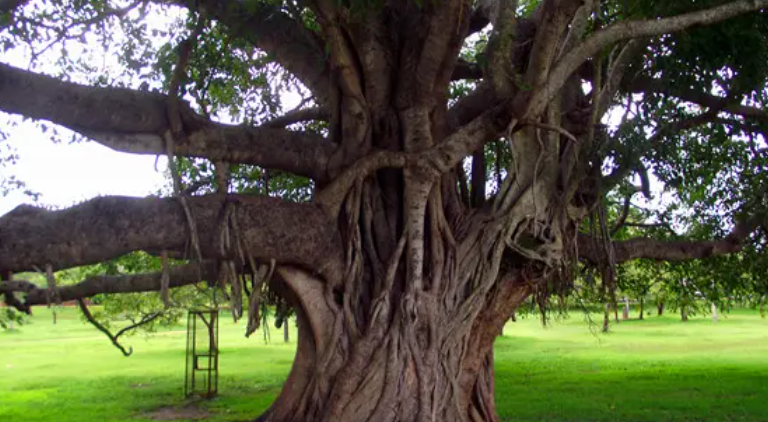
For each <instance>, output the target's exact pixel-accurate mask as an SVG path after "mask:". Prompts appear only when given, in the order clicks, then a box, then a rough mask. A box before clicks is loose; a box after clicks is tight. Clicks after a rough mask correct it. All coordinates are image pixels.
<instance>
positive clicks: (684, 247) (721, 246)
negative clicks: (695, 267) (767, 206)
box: [578, 217, 763, 263]
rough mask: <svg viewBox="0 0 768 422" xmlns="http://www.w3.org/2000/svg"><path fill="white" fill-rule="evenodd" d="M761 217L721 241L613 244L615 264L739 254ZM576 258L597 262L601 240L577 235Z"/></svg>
mask: <svg viewBox="0 0 768 422" xmlns="http://www.w3.org/2000/svg"><path fill="white" fill-rule="evenodd" d="M762 221H763V219H762V218H757V217H755V218H751V219H749V220H746V221H743V222H740V223H737V224H736V226H735V227H734V229H733V231H731V233H730V234H729V235H728V236H726V237H725V238H723V239H720V240H700V241H696V240H657V239H651V238H645V237H636V238H633V239H629V240H623V241H614V242H613V248H614V251H615V258H616V262H617V263H620V262H626V261H631V260H633V259H640V258H646V259H656V260H660V261H687V260H691V259H702V258H710V257H714V256H719V255H727V254H732V253H736V252H739V251H741V249H742V247H743V245H744V241H746V239H747V238H748V237H749V235H750V234H751V233H752V232H753V231H754V230H755V229H757V228H758V227H760V225H761V224H762ZM578 246H579V257H580V258H583V259H586V260H587V261H590V262H593V263H597V262H600V255H601V254H602V253H603V251H604V250H603V247H602V243H601V241H596V240H595V239H593V238H592V237H590V236H588V235H585V234H579V236H578Z"/></svg>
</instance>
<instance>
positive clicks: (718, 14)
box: [525, 0, 768, 117]
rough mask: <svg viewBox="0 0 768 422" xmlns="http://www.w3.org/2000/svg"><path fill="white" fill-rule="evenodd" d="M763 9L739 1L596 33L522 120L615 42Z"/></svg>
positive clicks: (757, 2) (569, 57) (764, 3)
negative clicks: (584, 64)
mask: <svg viewBox="0 0 768 422" xmlns="http://www.w3.org/2000/svg"><path fill="white" fill-rule="evenodd" d="M765 7H768V0H738V1H732V2H730V3H726V4H724V5H722V6H718V7H712V8H709V9H705V10H699V11H696V12H691V13H685V14H682V15H678V16H672V17H668V18H662V19H654V20H641V21H623V22H619V23H617V24H614V25H611V26H609V27H607V28H605V29H602V30H600V31H597V32H595V33H594V34H593V35H591V36H590V37H588V38H587V39H585V40H584V41H583V42H582V43H581V44H579V45H578V46H576V48H574V49H572V50H571V51H569V52H568V53H566V54H565V55H564V56H563V58H562V59H560V60H559V61H558V63H557V64H556V65H555V67H554V68H553V69H552V72H551V73H550V75H549V77H548V78H547V81H546V82H545V83H543V84H542V85H541V86H538V87H536V89H535V94H534V95H533V97H532V99H531V102H530V104H529V106H528V110H527V113H526V116H525V117H533V116H537V115H539V114H540V113H541V112H542V111H543V110H544V108H545V107H546V105H547V103H548V102H549V101H550V100H551V99H552V98H554V96H555V95H557V93H558V92H559V91H560V88H562V86H563V85H564V84H565V82H566V80H568V77H569V76H570V75H571V74H572V73H573V72H575V71H576V70H577V69H578V68H579V67H580V66H581V65H582V63H584V62H585V61H586V60H588V59H589V58H591V57H594V56H595V55H596V54H598V53H599V52H600V51H601V50H602V49H603V48H605V47H608V46H609V45H611V44H613V43H615V42H617V41H621V40H626V39H631V38H641V37H652V36H658V35H663V34H669V33H672V32H677V31H681V30H683V29H686V28H690V27H692V26H696V25H711V24H713V23H717V22H722V21H724V20H727V19H730V18H733V17H735V16H739V15H742V14H745V13H749V12H755V11H758V10H760V9H763V8H765Z"/></svg>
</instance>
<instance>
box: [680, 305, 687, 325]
mask: <svg viewBox="0 0 768 422" xmlns="http://www.w3.org/2000/svg"><path fill="white" fill-rule="evenodd" d="M680 320H681V321H683V322H686V321H688V309H687V307H686V306H685V305H683V306H681V307H680Z"/></svg>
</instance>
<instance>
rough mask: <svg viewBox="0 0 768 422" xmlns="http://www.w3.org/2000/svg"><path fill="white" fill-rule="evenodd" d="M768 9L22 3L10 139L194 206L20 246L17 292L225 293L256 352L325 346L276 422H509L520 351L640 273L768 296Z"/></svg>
mask: <svg viewBox="0 0 768 422" xmlns="http://www.w3.org/2000/svg"><path fill="white" fill-rule="evenodd" d="M767 6H768V0H736V1H722V0H705V1H701V0H696V1H694V0H685V1H674V2H671V1H666V2H660V1H655V0H638V1H626V0H605V1H595V0H541V1H536V0H528V1H526V0H498V1H496V0H488V1H477V2H474V1H469V0H439V1H422V0H386V1H370V2H366V1H359V0H342V1H329V0H307V1H304V0H301V1H293V0H286V1H272V0H245V1H208V0H198V1H153V0H138V1H133V2H130V1H109V0H106V1H102V0H98V1H96V0H90V1H86V0H84V1H24V0H2V1H0V25H1V26H2V30H1V31H0V45H2V48H3V49H4V51H5V52H6V54H7V55H8V56H7V57H9V58H10V57H16V59H14V60H13V63H11V61H10V59H3V60H2V63H0V111H3V112H5V113H7V114H8V115H9V117H8V118H9V119H11V120H9V121H12V120H13V119H15V118H16V117H12V116H15V115H20V116H22V117H24V118H29V119H34V120H35V121H38V122H40V123H39V124H40V125H41V127H45V128H48V125H50V124H51V123H52V124H54V127H53V130H51V131H49V132H47V133H50V134H52V137H53V138H54V139H67V138H74V139H75V140H85V139H87V140H89V141H92V142H98V143H100V144H102V145H105V146H107V147H109V148H112V149H114V150H117V151H122V152H125V153H130V154H148V155H158V156H160V155H162V156H167V157H168V163H169V176H170V179H171V180H172V184H173V188H172V192H166V193H165V194H162V195H158V196H155V197H147V198H127V197H99V198H94V199H92V200H89V201H86V202H84V203H82V204H79V205H76V206H73V207H71V208H68V209H63V210H47V209H45V208H43V207H34V206H28V205H24V206H20V207H18V208H16V209H14V210H13V211H11V212H9V213H8V214H6V215H4V216H2V217H0V275H2V279H3V281H2V282H0V292H1V293H2V294H3V297H4V299H5V302H6V303H7V304H8V305H11V306H13V307H15V308H17V309H19V310H28V309H29V306H31V305H35V304H43V303H46V302H50V301H51V300H52V298H53V299H57V300H70V299H82V298H86V297H93V296H95V295H100V294H116V293H135V292H150V291H160V292H161V297H162V298H164V299H165V298H167V294H168V291H169V290H173V289H176V288H180V287H183V286H191V285H197V286H198V287H200V285H201V284H200V283H201V282H202V281H205V282H208V284H209V285H211V286H216V287H217V288H218V289H219V290H220V291H222V292H225V294H226V295H227V296H228V297H229V306H230V308H231V310H232V312H233V315H234V316H235V318H238V317H240V316H241V315H243V316H246V317H247V318H248V320H249V324H248V325H249V331H251V328H254V326H255V325H257V324H258V321H259V318H258V314H259V312H258V310H259V306H260V305H259V304H260V303H262V302H263V301H262V299H263V298H262V295H263V294H268V295H271V296H270V297H271V298H272V299H270V300H276V301H278V302H280V303H284V304H287V305H290V306H291V307H293V309H294V310H295V312H296V316H297V320H298V325H299V346H298V351H297V355H296V359H295V362H294V366H293V369H292V371H291V374H290V376H289V379H288V381H287V382H286V384H285V386H284V389H283V392H282V393H281V395H280V396H279V397H278V398H277V400H276V401H275V403H274V404H273V406H272V407H271V408H270V410H268V411H267V413H265V414H264V415H262V417H261V418H262V420H270V421H289V420H341V421H358V420H360V421H364V420H374V421H392V420H398V421H411V420H414V421H415V420H419V421H421V420H434V419H435V418H438V419H442V420H451V421H454V420H455V421H470V420H471V421H483V420H497V419H498V418H497V416H496V413H495V410H494V402H493V373H492V370H493V354H492V345H493V341H494V338H495V337H496V336H497V335H498V334H499V333H500V331H501V327H502V326H503V324H504V322H505V321H506V320H507V318H508V317H509V315H510V314H511V313H512V312H514V311H515V310H516V309H517V308H518V307H519V306H520V304H521V303H523V301H525V300H526V299H528V298H533V300H534V301H536V302H539V303H541V304H544V303H545V302H546V300H547V297H549V296H551V295H560V296H563V295H566V294H567V292H568V291H571V290H573V289H574V288H576V287H579V288H584V287H585V286H586V287H588V288H592V289H595V290H597V291H600V292H602V293H601V294H602V295H603V296H605V297H607V296H606V295H608V296H609V295H610V294H611V293H612V292H615V289H616V288H617V285H618V283H619V282H617V277H622V275H625V276H627V277H629V278H627V280H626V284H625V286H630V285H632V286H635V287H633V288H637V289H640V290H642V289H643V287H642V285H641V284H640V285H638V284H636V283H635V284H632V283H634V282H633V280H632V276H633V275H632V274H633V273H632V271H629V272H628V271H627V270H626V269H621V268H620V267H619V266H620V265H621V264H622V263H626V262H630V261H633V260H637V259H643V260H644V261H642V265H650V266H653V265H656V264H657V263H660V262H665V264H658V265H669V266H671V267H664V271H665V272H664V274H666V275H665V277H667V278H674V277H668V276H667V275H668V274H671V273H673V272H674V271H681V273H680V274H683V273H685V274H686V275H683V276H681V277H692V274H694V273H695V274H699V277H703V278H706V277H711V275H712V274H718V277H717V279H716V280H712V281H713V282H714V284H712V283H709V284H707V286H711V287H708V288H710V289H711V291H712V292H716V291H717V292H720V294H722V295H726V296H728V295H730V294H732V293H733V292H734V291H736V290H739V289H741V290H742V291H748V292H750V294H752V293H754V295H755V297H756V298H757V297H760V298H761V297H763V296H765V294H766V292H768V283H766V281H765V280H764V279H763V278H762V277H761V276H760V274H762V273H763V272H762V271H754V269H759V268H763V267H764V266H765V262H766V261H765V258H764V255H765V254H764V251H763V248H764V244H765V240H766V227H768V226H766V219H765V211H766V203H765V186H766V182H768V179H767V178H766V175H765V171H764V170H765V169H764V167H765V166H766V165H767V164H768V162H767V161H766V159H768V157H767V156H766V154H768V149H767V147H768V146H767V145H766V140H765V130H766V128H767V127H768V126H766V123H768V112H766V100H768V98H767V97H766V93H767V92H766V77H767V76H768V42H766V41H768V40H767V39H766V36H768V16H766V12H765V11H764V10H763V9H764V8H765V7H767ZM19 57H21V58H19ZM22 62H24V63H22ZM8 130H10V129H8ZM8 183H11V184H12V183H19V181H17V180H12V179H7V180H5V181H4V184H8ZM661 191H663V192H665V195H666V198H668V199H667V200H665V201H661V202H660V203H657V204H656V205H654V206H651V207H649V206H647V205H644V204H645V203H647V199H649V198H650V197H651V196H652V195H654V194H656V195H658V193H659V192H661ZM643 197H645V198H646V200H643V199H642V198H643ZM139 251H141V252H143V253H146V254H147V255H146V256H154V257H157V258H156V259H155V260H154V261H151V263H149V264H147V265H145V266H144V267H142V269H141V271H144V272H140V273H131V274H126V273H123V272H120V271H114V272H113V273H110V274H89V275H87V277H85V279H84V280H82V281H81V282H77V283H74V284H71V285H66V286H56V285H54V284H55V283H54V282H55V280H52V279H54V277H50V276H49V277H48V279H49V286H48V287H40V286H38V285H36V284H34V283H30V282H29V281H28V280H23V279H19V278H18V277H15V276H14V274H18V273H22V272H25V271H34V270H35V269H45V270H46V271H47V272H48V273H53V272H55V271H59V270H65V269H69V268H75V267H80V266H84V265H92V264H98V263H103V262H105V261H110V260H113V259H116V258H119V257H121V256H125V255H127V254H131V253H136V252H139ZM142 256H145V255H142ZM705 258H706V259H710V260H708V261H700V262H699V261H696V262H689V261H690V260H698V259H705ZM712 259H714V260H712ZM669 268H672V269H669ZM712 268H717V269H719V270H720V271H718V272H714V271H713V270H711V269H712ZM726 268H727V269H728V270H724V269H726ZM750 269H753V271H750ZM673 270H674V271H673ZM634 275H635V276H636V275H637V274H634ZM580 278H582V279H586V278H588V279H589V280H594V281H589V282H582V281H579V280H580ZM597 280H599V281H597ZM677 282H678V281H676V280H672V281H670V285H671V284H673V283H677ZM700 285H701V286H703V284H697V285H696V286H697V288H698V286H700ZM627 288H628V289H629V288H630V287H627ZM702 288H704V287H702ZM163 301H165V300H163Z"/></svg>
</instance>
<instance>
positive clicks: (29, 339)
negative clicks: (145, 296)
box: [0, 308, 768, 422]
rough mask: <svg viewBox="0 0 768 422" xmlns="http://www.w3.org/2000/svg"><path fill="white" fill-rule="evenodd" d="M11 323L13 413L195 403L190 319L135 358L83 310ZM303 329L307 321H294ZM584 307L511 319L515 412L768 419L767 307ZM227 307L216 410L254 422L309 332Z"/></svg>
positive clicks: (4, 382) (138, 340)
mask: <svg viewBox="0 0 768 422" xmlns="http://www.w3.org/2000/svg"><path fill="white" fill-rule="evenodd" d="M35 312H36V314H35V317H34V318H33V319H32V321H31V324H29V325H25V326H22V327H21V328H19V329H18V330H16V331H13V332H0V420H3V421H6V420H7V421H18V422H31V421H57V422H69V421H72V422H74V421H116V422H117V421H148V420H149V419H148V417H147V414H148V412H150V411H152V410H154V409H157V408H159V407H162V406H169V405H170V406H174V405H176V406H182V405H183V404H184V403H185V402H184V399H183V397H182V390H183V383H184V348H185V345H186V337H185V333H184V327H183V326H177V327H172V328H169V329H168V330H166V331H163V332H160V333H157V334H155V335H153V336H152V337H145V336H142V335H138V336H134V337H131V338H128V339H125V343H126V345H130V346H133V348H134V351H135V352H134V355H133V356H131V357H130V358H124V357H122V355H121V354H120V353H119V352H118V351H117V349H115V348H113V347H112V346H111V345H110V343H109V342H108V340H107V339H106V338H105V337H104V336H103V335H102V334H101V333H99V332H97V331H95V330H94V329H93V328H92V327H90V326H89V325H85V324H83V323H82V322H81V321H80V317H79V316H78V314H77V312H76V310H75V309H66V310H64V312H62V313H60V315H59V319H58V324H57V325H53V324H52V321H51V316H50V313H49V311H48V310H47V309H44V308H39V309H36V311H35ZM291 329H292V332H291V334H292V335H293V336H294V339H295V327H293V326H292V327H291ZM593 331H594V327H592V328H591V329H590V327H589V325H588V324H586V323H585V322H584V318H583V316H582V315H580V314H578V313H574V314H573V315H572V316H571V318H570V319H567V320H562V321H554V322H553V323H552V324H550V326H548V327H546V328H542V326H541V324H540V323H539V321H538V320H536V319H535V318H527V319H522V320H520V321H519V322H517V323H509V324H508V325H507V326H506V328H505V335H504V336H503V337H502V338H500V339H499V340H498V341H497V344H496V367H497V376H496V389H497V399H496V401H497V404H498V410H499V413H500V415H501V417H502V419H503V420H505V421H556V422H557V421H573V422H575V421H585V422H586V421H755V422H756V421H766V420H768V416H766V415H768V320H763V319H761V318H760V317H759V316H758V315H757V313H756V312H753V311H737V312H733V313H731V314H730V315H727V316H724V315H721V318H720V321H719V323H718V324H717V325H713V323H712V321H711V319H710V318H709V317H708V316H701V317H697V318H692V319H691V320H690V321H689V322H687V323H681V322H680V321H679V319H678V318H677V316H675V315H671V316H665V317H661V318H658V317H648V318H647V320H646V321H626V322H622V323H621V324H618V325H614V326H613V331H612V332H611V333H610V334H608V335H597V334H594V332H593ZM243 333H244V327H243V323H242V322H241V323H240V324H237V325H235V324H233V323H232V322H231V319H230V318H226V316H225V315H224V314H222V320H221V339H220V346H221V367H220V368H221V378H220V396H219V397H218V398H216V399H214V400H212V401H210V402H205V403H202V404H201V405H200V406H201V407H204V408H207V409H209V410H210V411H211V413H212V417H211V418H210V419H208V420H210V421H215V422H218V421H242V420H247V419H251V418H253V417H254V416H255V415H257V414H258V413H259V412H261V411H263V410H264V409H266V407H267V406H269V404H270V403H271V401H272V400H273V399H274V397H275V395H276V394H277V393H278V392H279V388H280V385H281V384H282V382H283V380H284V379H285V376H286V375H287V373H288V370H289V368H290V364H291V361H292V359H293V351H294V349H295V343H288V344H286V343H283V341H282V333H281V332H280V330H276V329H272V333H271V334H272V337H273V338H272V341H271V342H269V343H266V342H265V341H264V339H263V337H262V333H261V332H257V333H256V334H254V336H253V337H251V338H250V339H245V338H244V336H243Z"/></svg>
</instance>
